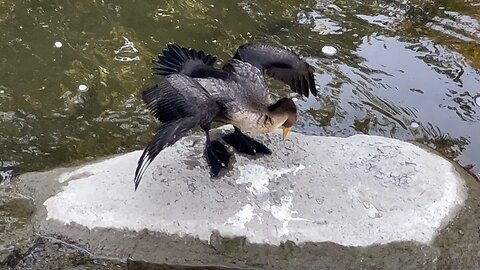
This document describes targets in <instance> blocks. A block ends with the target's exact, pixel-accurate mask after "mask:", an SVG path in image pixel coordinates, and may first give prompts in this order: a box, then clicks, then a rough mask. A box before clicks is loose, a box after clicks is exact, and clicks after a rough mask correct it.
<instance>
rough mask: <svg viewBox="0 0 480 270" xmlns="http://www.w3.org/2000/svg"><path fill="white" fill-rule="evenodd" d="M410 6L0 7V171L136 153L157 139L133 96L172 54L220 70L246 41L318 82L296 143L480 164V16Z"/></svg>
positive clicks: (451, 7) (453, 8)
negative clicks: (399, 147) (435, 154)
mask: <svg viewBox="0 0 480 270" xmlns="http://www.w3.org/2000/svg"><path fill="white" fill-rule="evenodd" d="M416 2H417V1H415V3H413V1H412V2H408V1H362V2H361V3H360V2H351V1H323V0H322V1H316V2H315V1H293V0H290V1H289V0H283V1H256V0H243V1H241V2H238V3H234V2H228V1H215V0H210V1H206V0H203V1H194V0H188V1H173V0H169V1H163V2H162V3H159V2H155V1H143V2H142V4H138V3H131V2H129V1H125V0H123V1H115V2H114V1H76V2H62V3H60V4H58V3H50V2H42V1H23V2H18V1H6V2H5V1H4V3H2V4H0V37H1V39H2V40H5V42H4V43H1V44H0V64H1V65H2V70H5V71H6V72H4V74H2V75H1V76H2V80H1V81H0V108H1V109H0V153H2V156H1V157H0V160H3V161H4V162H5V161H12V162H13V164H10V163H8V164H9V165H8V166H6V165H1V166H0V171H2V172H9V174H11V171H12V170H13V171H15V172H24V171H31V170H39V169H45V168H47V167H54V166H58V165H64V164H66V163H69V162H74V161H77V160H85V159H90V158H95V157H98V156H103V155H108V154H112V153H117V152H122V151H127V150H131V149H137V148H141V147H142V145H144V144H145V142H146V141H148V140H149V138H150V133H151V132H152V131H153V129H154V128H155V126H156V125H154V124H153V123H154V122H155V120H154V119H153V118H152V117H150V116H149V114H148V112H147V111H146V110H145V107H144V105H143V104H142V102H141V100H140V95H139V93H140V91H141V89H142V88H143V87H145V86H146V85H148V84H150V83H151V82H152V81H153V80H155V78H154V77H153V76H152V75H151V74H150V73H151V72H150V61H151V59H153V58H154V57H156V54H157V53H159V50H160V49H162V48H163V47H164V44H165V43H167V42H169V41H176V42H178V43H181V44H184V45H186V46H192V47H197V48H204V49H205V51H208V52H210V53H213V54H217V55H218V56H219V61H220V62H221V61H222V60H223V59H228V58H229V57H230V56H231V55H232V53H233V52H234V50H235V49H236V47H237V46H238V45H240V44H243V43H246V42H251V41H253V40H262V41H268V42H272V43H281V44H284V45H288V46H290V47H291V48H293V49H295V50H297V51H298V52H300V53H301V54H302V55H304V56H305V57H306V59H307V61H308V62H309V63H310V64H312V65H313V66H315V67H316V68H317V73H316V75H315V76H316V79H317V81H318V82H319V85H318V87H319V91H320V93H321V95H320V97H319V98H317V99H315V98H312V97H310V98H309V99H300V100H299V101H298V105H299V108H300V109H301V114H302V117H301V120H300V123H299V125H298V127H297V131H300V132H305V133H309V134H319V135H332V136H348V135H352V134H355V133H366V134H377V135H382V136H389V137H395V138H399V139H403V140H417V141H420V142H423V143H425V144H428V145H430V146H432V147H434V148H436V149H437V150H439V151H441V152H442V153H443V154H445V155H446V156H448V157H451V158H456V159H458V160H459V161H460V162H461V163H462V164H464V165H468V164H473V165H475V164H480V152H479V151H478V149H480V138H478V136H477V135H478V134H480V128H479V125H478V124H479V122H480V116H479V108H480V98H479V92H478V91H479V90H478V89H480V76H479V71H478V69H477V68H478V67H479V66H480V53H479V52H480V48H479V41H478V40H479V29H478V28H479V26H478V25H479V24H478V19H479V18H478V13H476V12H475V7H474V5H473V4H472V3H470V2H468V3H467V2H464V1H437V2H435V3H434V4H431V3H430V1H425V2H428V3H425V4H422V5H420V4H417V3H416ZM439 6H440V7H442V8H439ZM477 9H478V8H477ZM59 44H61V46H59ZM57 45H58V46H57ZM325 45H333V46H334V47H335V48H337V49H338V52H337V54H336V55H335V57H334V58H329V57H326V56H324V55H323V53H322V48H323V47H324V46H325ZM82 85H84V86H86V89H84V88H83V86H82ZM271 86H272V88H273V89H275V91H274V93H273V94H274V95H276V96H282V95H285V94H287V93H288V90H287V88H286V87H285V86H283V85H281V84H276V83H272V84H271ZM84 90H86V91H84ZM477 166H480V165H477ZM473 170H474V171H476V172H480V169H479V168H473ZM3 175H5V173H4V174H2V177H3V178H5V177H4V176H3Z"/></svg>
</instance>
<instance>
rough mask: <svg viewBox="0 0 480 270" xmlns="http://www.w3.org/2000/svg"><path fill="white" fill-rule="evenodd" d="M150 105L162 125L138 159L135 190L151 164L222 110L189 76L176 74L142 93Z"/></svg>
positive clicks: (149, 107) (148, 106)
mask: <svg viewBox="0 0 480 270" xmlns="http://www.w3.org/2000/svg"><path fill="white" fill-rule="evenodd" d="M143 100H144V101H145V103H146V104H147V108H148V109H149V110H150V111H151V112H152V113H153V114H154V115H155V117H156V118H157V119H158V120H160V121H161V122H162V123H163V124H162V126H161V127H160V129H159V130H158V131H157V133H156V134H155V136H154V137H153V139H152V141H151V142H150V143H149V144H148V146H147V147H146V148H145V150H144V151H143V153H142V156H141V157H140V159H139V160H138V165H137V169H136V170H135V189H136V188H137V187H138V184H139V183H140V180H141V178H142V176H143V174H144V173H145V170H146V169H147V167H148V165H150V163H151V162H152V161H153V159H154V158H155V157H156V156H157V155H158V154H159V153H160V152H161V151H162V150H163V149H165V148H166V147H168V146H170V145H173V144H174V143H175V142H177V141H178V140H179V139H181V138H182V137H184V136H185V135H186V134H187V132H188V131H189V130H190V129H192V128H194V127H195V126H197V125H199V124H200V125H202V124H204V123H210V122H211V121H212V120H213V118H214V117H215V116H216V114H217V113H218V112H219V111H220V110H221V108H220V106H219V105H218V102H217V101H216V100H215V99H213V98H212V97H211V96H209V93H208V92H207V91H205V89H204V88H203V87H202V86H201V85H200V84H199V83H197V82H196V81H195V80H193V79H192V78H190V77H187V76H184V75H173V76H170V77H168V78H167V79H166V80H165V81H163V82H161V83H159V84H156V85H154V86H152V87H150V88H148V89H147V90H145V91H144V92H143Z"/></svg>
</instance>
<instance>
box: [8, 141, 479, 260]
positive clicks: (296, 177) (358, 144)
mask: <svg viewBox="0 0 480 270" xmlns="http://www.w3.org/2000/svg"><path fill="white" fill-rule="evenodd" d="M291 136H292V137H291V140H290V141H280V140H279V137H280V135H278V134H277V135H273V136H271V137H269V138H268V139H267V140H266V142H267V144H268V145H269V146H270V147H271V148H272V150H273V151H274V153H275V154H274V155H272V156H268V157H262V158H259V159H256V160H251V159H248V158H246V157H243V156H238V155H237V156H236V157H235V160H234V164H232V168H230V170H229V171H228V172H227V173H226V174H225V175H224V176H222V177H221V178H220V179H210V178H209V177H208V176H206V175H207V174H206V173H205V174H202V172H205V170H206V164H205V161H204V160H203V159H202V157H201V155H202V154H201V153H202V149H203V145H202V144H201V143H194V142H195V141H197V140H202V139H201V137H197V136H192V137H189V138H186V139H184V140H181V141H180V142H179V143H178V144H176V145H175V147H171V148H167V149H166V150H165V151H166V152H165V153H166V155H165V156H163V157H162V156H160V157H159V158H158V159H157V160H156V161H155V162H154V163H153V164H152V166H151V168H150V170H149V172H147V174H146V175H145V178H144V179H143V181H142V183H141V185H140V187H139V190H138V191H137V192H134V191H133V182H132V181H131V180H132V179H131V177H129V176H131V174H132V172H133V171H134V167H135V164H136V163H135V161H136V159H137V158H138V156H139V155H140V152H133V153H129V154H125V155H121V156H117V157H113V158H111V159H107V160H104V161H100V162H98V163H92V164H90V165H86V166H81V167H77V168H72V169H57V170H53V171H50V172H43V173H31V174H26V175H23V176H21V177H20V178H19V180H18V182H17V184H18V185H17V188H18V191H21V193H26V194H28V195H29V196H31V197H32V198H33V200H34V201H35V202H36V204H37V205H38V207H37V210H36V213H35V217H34V219H33V220H34V221H33V224H34V227H35V228H36V229H35V233H36V237H34V239H35V240H34V241H33V244H32V245H33V246H31V247H30V248H29V249H28V250H27V251H24V252H23V253H22V254H23V255H22V256H18V257H15V256H11V257H10V258H9V259H8V260H6V262H7V263H9V264H10V265H15V266H16V267H18V266H21V265H22V264H26V265H28V263H31V261H32V260H35V258H39V260H42V259H43V258H48V256H47V255H46V254H48V252H46V251H45V249H47V250H48V249H53V248H58V249H59V250H62V252H61V253H62V254H53V255H52V256H66V259H65V260H66V262H67V263H68V264H71V265H74V264H76V263H80V262H81V261H82V260H84V261H85V262H88V263H92V265H95V264H97V263H99V264H100V265H102V264H104V265H106V266H109V265H111V266H112V267H116V266H117V265H124V266H125V265H130V266H129V267H134V266H133V265H137V266H138V267H140V266H141V263H140V262H141V261H144V262H145V263H146V264H147V265H149V266H152V267H153V266H155V267H163V266H165V267H167V266H168V267H172V268H171V269H175V268H174V267H186V266H188V265H190V266H192V265H197V266H205V267H206V266H208V267H213V266H215V267H224V268H233V269H236V268H248V269H256V268H255V267H257V268H258V269H300V268H301V269H309V267H311V269H318V267H333V268H342V269H357V268H358V266H360V265H362V266H366V267H367V266H369V267H374V266H378V267H379V268H382V267H384V266H385V265H390V267H391V268H392V269H400V268H401V269H405V268H404V267H405V266H411V267H412V268H411V269H415V267H421V268H425V269H435V267H439V268H443V267H444V266H445V265H461V266H471V265H475V263H476V257H473V256H476V251H474V250H473V249H470V248H468V249H466V250H464V251H465V252H464V253H462V255H461V257H458V256H456V255H455V256H454V255H453V254H451V252H456V251H455V250H458V248H461V247H462V245H465V244H468V245H478V243H475V242H473V239H468V238H467V239H463V237H462V238H458V236H459V233H460V232H461V233H462V234H463V235H465V234H471V233H473V234H475V233H478V230H471V229H470V228H472V226H476V225H474V224H476V222H478V220H476V219H472V220H470V218H471V217H472V216H478V215H479V213H478V212H476V211H477V210H478V209H472V207H471V205H472V203H476V201H477V200H478V198H479V197H480V196H473V198H472V195H473V194H480V193H478V192H479V190H478V187H473V188H471V185H472V184H473V183H475V181H474V180H473V179H472V178H471V177H469V176H468V174H465V173H462V170H461V169H460V168H459V167H454V166H453V165H450V163H449V162H448V161H447V160H445V159H443V158H441V157H439V156H437V155H436V154H433V153H430V152H428V151H426V150H423V149H422V148H419V147H417V146H414V145H411V144H408V143H404V142H400V141H394V140H391V139H385V138H380V137H369V136H354V137H351V138H347V139H340V138H324V137H313V136H304V135H299V134H295V133H294V134H292V135H291ZM192 145H194V146H193V147H192ZM374 146H375V147H374ZM293 148H295V149H297V150H295V151H292V149H293ZM305 149H309V150H310V152H309V151H306V150H305ZM329 149H331V150H329ZM334 150H335V151H334ZM409 151H413V152H412V153H410V152H409ZM353 153H354V154H353ZM166 157H169V158H170V159H168V158H166ZM171 157H175V158H174V160H172V159H171ZM179 160H180V161H181V160H186V161H188V160H197V161H198V162H199V164H198V165H194V166H190V167H184V164H183V162H178V161H179ZM329 160H330V161H329ZM302 162H303V163H302ZM187 163H189V162H187ZM265 165H267V166H268V169H267V168H266V167H264V166H265ZM309 165H311V166H309ZM457 170H458V171H457ZM179 172H180V175H181V176H182V177H178V175H179ZM437 174H438V175H437ZM174 175H175V176H174ZM464 181H465V182H464ZM45 183H48V184H46V185H45ZM464 185H466V186H468V187H470V188H469V189H468V190H467V189H464ZM107 190H108V191H107ZM467 194H468V196H467ZM362 198H363V199H362ZM464 200H466V201H465V202H464ZM464 203H465V204H466V206H465V208H463V204H464ZM461 209H464V210H461ZM412 211H413V212H412ZM457 211H460V212H458V213H457ZM471 211H475V212H473V213H469V212H471ZM465 215H470V216H468V217H467V216H465ZM454 216H457V218H456V219H453V221H451V219H452V218H453V217H454ZM424 221H425V222H424ZM364 222H366V223H365V224H364ZM352 226H353V227H352ZM430 226H433V227H431V228H430ZM445 226H447V227H446V228H444V227H445ZM264 229H266V230H264ZM425 229H426V230H425ZM432 229H433V230H432ZM322 230H326V231H328V233H322ZM336 230H338V233H337V232H336ZM437 230H440V231H438V235H437ZM463 235H462V236H463ZM448 238H450V240H449V241H448V242H445V241H446V239H448ZM409 240H414V241H416V242H410V241H409ZM392 241H394V242H392ZM396 241H400V242H396ZM335 242H337V243H335ZM439 243H441V244H439ZM45 245H46V247H45ZM355 246H361V247H355ZM472 247H474V246H472ZM69 254H70V255H69ZM259 254H263V255H261V256H260V255H259ZM267 254H268V256H267ZM45 256H47V257H45ZM12 258H17V259H16V260H14V259H12ZM333 258H338V259H333ZM12 262H14V263H12ZM136 263H137V264H136ZM162 265H163V266H162ZM109 267H110V266H109ZM374 268H375V267H374ZM107 269H110V268H107ZM160 269H161V268H160ZM165 269H170V268H165ZM179 269H182V268H179ZM187 269H188V268H187ZM206 269H208V268H206ZM211 269H221V268H211ZM406 269H408V267H407V268H406Z"/></svg>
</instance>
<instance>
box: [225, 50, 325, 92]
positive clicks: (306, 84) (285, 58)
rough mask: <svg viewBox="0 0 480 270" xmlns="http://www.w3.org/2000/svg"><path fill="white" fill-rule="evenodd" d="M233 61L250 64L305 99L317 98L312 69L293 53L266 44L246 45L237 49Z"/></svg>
mask: <svg viewBox="0 0 480 270" xmlns="http://www.w3.org/2000/svg"><path fill="white" fill-rule="evenodd" d="M234 58H235V59H237V60H240V61H244V62H247V63H250V64H251V65H253V66H255V67H257V68H258V69H260V70H261V71H262V72H265V73H267V74H268V75H269V76H272V77H273V78H275V79H277V80H279V81H282V82H283V83H285V84H287V85H289V86H290V88H291V90H292V91H294V92H296V93H298V94H300V95H304V96H306V97H308V96H309V93H312V95H314V96H317V88H316V86H315V79H314V75H313V73H314V69H313V67H311V66H310V65H309V64H307V63H306V62H305V61H303V60H302V59H300V57H299V56H298V55H297V54H295V53H294V52H293V51H291V50H289V49H285V48H281V47H276V46H272V45H268V44H247V45H242V46H240V47H239V48H238V49H237V52H236V53H235V56H234Z"/></svg>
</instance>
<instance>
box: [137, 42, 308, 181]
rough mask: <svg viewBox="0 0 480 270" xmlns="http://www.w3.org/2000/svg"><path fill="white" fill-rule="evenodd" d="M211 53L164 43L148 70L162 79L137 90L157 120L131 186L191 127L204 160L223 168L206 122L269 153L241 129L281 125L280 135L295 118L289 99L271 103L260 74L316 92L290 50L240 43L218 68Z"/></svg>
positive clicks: (224, 154) (225, 157)
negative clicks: (201, 142)
mask: <svg viewBox="0 0 480 270" xmlns="http://www.w3.org/2000/svg"><path fill="white" fill-rule="evenodd" d="M215 62H216V57H214V56H212V55H209V54H205V53H204V52H203V51H196V50H194V49H187V48H184V47H181V46H179V45H177V44H169V45H167V48H166V49H165V50H164V51H163V55H160V56H159V57H158V60H154V61H153V70H154V73H155V74H157V75H162V76H165V80H164V81H162V82H160V83H158V84H156V85H154V86H152V87H150V88H148V89H146V90H145V91H143V93H142V97H143V100H144V101H145V103H146V105H147V108H148V109H149V110H150V111H151V112H152V113H153V115H154V116H155V117H156V118H157V119H158V120H160V122H162V126H161V127H160V129H159V130H158V131H157V133H156V134H155V136H154V137H153V139H152V141H151V142H150V143H149V144H148V146H147V147H146V148H145V150H144V151H143V154H142V156H141V157H140V159H139V161H138V166H137V169H136V171H135V189H136V188H137V187H138V184H139V183H140V180H141V178H142V176H143V174H144V173H145V170H146V168H147V167H148V165H149V164H150V163H151V162H152V161H153V159H154V158H155V157H156V156H157V155H158V154H159V153H160V152H161V151H162V150H163V149H165V147H168V146H170V145H173V144H174V143H175V142H176V141H178V140H179V139H180V138H182V137H183V136H185V135H186V134H187V132H188V131H189V130H190V129H192V128H194V127H195V126H200V127H201V128H202V129H203V130H204V131H205V134H206V150H205V154H206V159H207V162H208V164H209V166H210V169H211V173H212V174H213V175H214V176H216V175H218V173H219V172H220V170H221V169H222V168H226V167H227V165H228V162H229V160H230V153H229V152H228V151H227V149H226V148H225V146H224V145H223V144H222V143H221V142H220V141H211V140H210V136H209V130H210V124H211V123H212V122H214V121H215V122H220V123H224V124H232V125H233V126H234V127H235V129H234V132H233V133H231V134H228V135H225V136H224V137H223V140H224V141H225V142H227V143H228V144H230V145H231V146H233V148H235V149H236V150H237V151H238V152H241V153H245V154H250V155H255V154H257V153H261V154H271V153H272V152H271V151H270V149H268V148H267V147H266V146H265V145H263V144H262V143H260V142H257V141H255V140H254V139H252V138H251V137H249V136H247V135H245V134H243V133H242V131H244V132H247V133H268V132H272V131H274V130H275V129H277V128H279V127H282V128H283V137H284V138H285V137H286V136H287V135H288V132H289V131H290V129H291V128H292V127H293V125H294V124H295V122H296V121H297V108H296V106H295V103H294V102H293V101H292V100H291V99H290V98H282V99H280V100H278V101H277V102H275V103H273V104H271V103H270V101H269V91H268V88H267V86H266V84H265V81H264V78H263V74H264V73H266V74H268V75H270V76H272V77H273V78H275V79H277V80H280V81H282V82H284V83H286V84H288V85H290V88H291V90H292V91H294V92H297V93H298V94H300V95H304V96H306V97H308V96H309V93H312V94H313V95H314V96H316V95H317V90H316V88H315V80H314V75H313V72H314V70H313V68H312V67H311V66H310V65H308V64H307V63H306V62H304V61H302V60H301V59H300V57H299V56H298V55H297V54H295V53H294V52H292V51H291V50H289V49H286V48H282V47H277V46H272V45H267V44H247V45H242V46H240V47H239V48H238V49H237V51H236V53H235V55H234V57H233V59H231V60H230V61H228V62H227V63H226V64H225V65H224V66H223V67H222V68H221V69H218V68H215V67H214V64H215Z"/></svg>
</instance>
